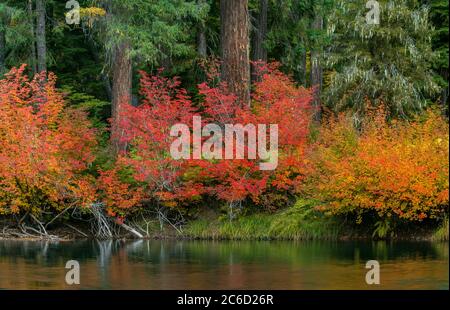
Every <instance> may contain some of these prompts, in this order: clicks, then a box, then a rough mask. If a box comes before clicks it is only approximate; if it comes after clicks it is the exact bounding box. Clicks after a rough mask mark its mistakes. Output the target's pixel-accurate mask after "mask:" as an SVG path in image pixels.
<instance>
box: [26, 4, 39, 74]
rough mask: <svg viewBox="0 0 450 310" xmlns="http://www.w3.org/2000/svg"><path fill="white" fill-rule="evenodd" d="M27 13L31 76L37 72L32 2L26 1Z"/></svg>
mask: <svg viewBox="0 0 450 310" xmlns="http://www.w3.org/2000/svg"><path fill="white" fill-rule="evenodd" d="M27 11H28V22H29V24H30V34H31V46H30V69H31V72H32V74H33V75H34V74H36V72H37V60H36V34H35V32H34V23H35V18H34V12H33V0H28V4H27Z"/></svg>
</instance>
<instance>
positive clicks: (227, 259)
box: [0, 240, 449, 289]
mask: <svg viewBox="0 0 450 310" xmlns="http://www.w3.org/2000/svg"><path fill="white" fill-rule="evenodd" d="M448 250H449V249H448V243H429V242H410V243H408V242H405V243H402V242H212V241H154V240H139V241H132V242H125V241H122V240H108V241H97V240H85V241H76V242H55V241H41V242H36V241H8V240H0V288H16V289H27V288H32V289H66V288H69V289H72V288H86V289H89V288H103V289H374V288H378V289H379V288H381V289H448V285H449V278H448V271H449V269H448ZM71 259H74V260H78V261H79V262H80V265H81V285H80V286H69V285H66V284H65V281H64V278H65V273H66V271H67V270H66V269H65V268H64V267H65V263H66V261H68V260H71ZM371 259H376V260H378V261H379V262H380V264H381V285H380V286H378V287H373V286H368V285H366V284H365V281H364V278H365V273H366V271H367V270H366V269H365V263H366V261H368V260H371Z"/></svg>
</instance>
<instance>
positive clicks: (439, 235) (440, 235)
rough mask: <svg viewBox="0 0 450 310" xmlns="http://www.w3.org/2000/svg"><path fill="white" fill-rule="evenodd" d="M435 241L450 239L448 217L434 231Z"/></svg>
mask: <svg viewBox="0 0 450 310" xmlns="http://www.w3.org/2000/svg"><path fill="white" fill-rule="evenodd" d="M432 240H433V241H448V218H446V219H445V220H444V221H443V222H442V225H441V226H440V227H439V228H438V229H437V230H436V231H435V232H434V234H433V237H432Z"/></svg>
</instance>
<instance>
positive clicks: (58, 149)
mask: <svg viewBox="0 0 450 310" xmlns="http://www.w3.org/2000/svg"><path fill="white" fill-rule="evenodd" d="M24 70H25V66H22V67H20V68H19V69H12V70H11V71H10V72H9V73H8V74H6V75H5V78H4V79H2V80H0V214H11V213H13V214H14V213H19V212H32V213H38V212H41V211H43V210H49V209H50V210H52V209H53V210H55V209H56V210H57V209H59V208H62V207H65V206H66V205H68V204H71V203H77V205H78V206H83V205H87V204H88V203H89V202H91V201H92V200H94V199H95V197H94V196H95V189H94V187H93V182H92V181H93V178H92V177H89V176H88V175H85V174H84V173H83V172H84V171H85V170H86V169H87V167H88V165H89V164H90V163H91V162H92V161H93V159H94V156H93V153H92V148H93V147H94V146H95V144H96V140H95V133H94V131H93V130H92V129H91V126H90V123H89V121H88V120H87V117H86V114H85V113H84V112H82V111H80V110H76V109H72V108H68V107H67V106H66V105H65V103H64V100H63V97H62V95H61V93H59V92H58V91H57V90H56V88H55V81H56V77H55V76H54V75H53V74H52V73H50V74H48V77H47V78H46V76H45V74H41V75H36V76H35V78H34V79H32V80H29V78H28V77H27V75H26V74H25V73H24Z"/></svg>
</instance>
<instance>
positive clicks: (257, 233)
mask: <svg viewBox="0 0 450 310" xmlns="http://www.w3.org/2000/svg"><path fill="white" fill-rule="evenodd" d="M315 205H317V203H315V202H314V201H311V200H298V201H297V203H296V204H295V205H293V206H292V207H289V208H287V209H284V210H281V211H279V212H277V213H271V214H269V213H261V212H256V213H254V214H246V215H240V216H239V217H237V218H236V219H234V220H233V221H230V220H229V219H227V218H226V216H225V215H224V214H223V213H220V212H219V211H218V210H214V208H210V209H205V210H206V211H204V212H203V213H201V214H199V215H198V216H197V218H194V219H192V218H191V219H190V220H188V221H187V223H185V225H184V226H182V227H178V228H177V229H175V228H174V227H173V226H171V225H169V224H167V223H162V225H161V222H159V220H158V219H157V218H146V219H145V221H144V222H139V221H138V220H136V219H134V220H133V219H131V218H130V219H128V220H127V223H129V224H130V225H134V227H140V228H141V233H143V235H144V237H145V238H156V239H167V238H170V239H175V238H176V239H204V240H343V239H372V238H373V237H374V234H373V232H374V229H375V227H376V225H374V222H370V221H368V222H364V223H362V224H359V225H358V224H356V223H355V220H354V219H346V218H344V217H330V216H327V215H325V214H324V213H322V212H320V211H317V210H315V208H314V206H315ZM14 227H15V225H14V222H13V221H11V220H7V219H2V220H0V239H11V238H23V233H21V232H20V230H18V229H17V228H14ZM116 228H118V230H117V235H116V238H134V237H133V236H132V235H131V234H130V233H129V232H128V231H126V230H124V229H120V228H119V227H116ZM142 229H144V230H145V231H144V230H142ZM48 233H49V234H52V235H56V236H58V237H60V238H62V239H65V240H73V239H77V238H96V237H95V236H94V235H92V233H91V230H90V226H89V225H88V224H87V223H86V222H80V221H70V222H69V223H68V222H66V221H61V222H60V223H58V224H55V225H52V226H50V227H49V229H48ZM20 236H22V237H20ZM448 236H449V223H448V218H446V219H445V220H444V221H442V223H441V224H440V225H439V226H436V224H434V225H430V224H428V225H422V224H417V223H416V224H413V223H408V224H407V225H404V226H403V227H397V228H396V230H395V233H393V234H389V235H388V236H387V238H392V239H402V240H430V241H448V239H449V238H448ZM25 237H26V238H32V237H31V236H25Z"/></svg>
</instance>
